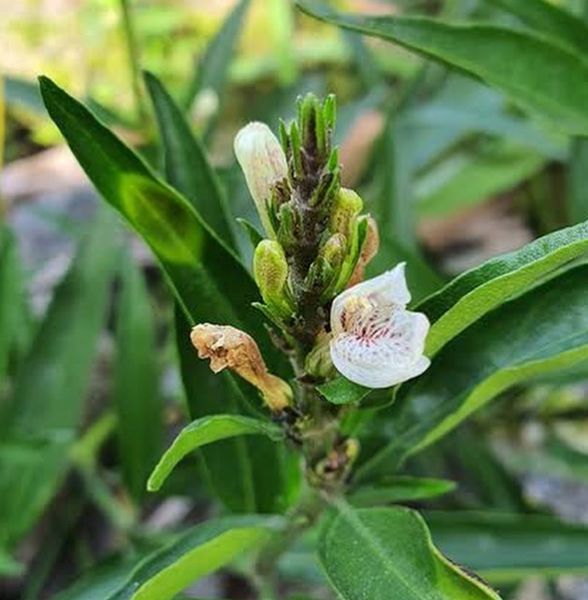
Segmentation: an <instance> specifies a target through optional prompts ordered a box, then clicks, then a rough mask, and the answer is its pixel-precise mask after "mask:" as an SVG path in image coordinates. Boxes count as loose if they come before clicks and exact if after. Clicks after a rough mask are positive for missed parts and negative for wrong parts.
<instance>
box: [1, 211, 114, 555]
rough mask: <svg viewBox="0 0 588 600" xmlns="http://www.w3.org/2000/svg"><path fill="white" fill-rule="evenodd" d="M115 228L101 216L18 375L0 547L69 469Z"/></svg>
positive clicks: (4, 461) (6, 451) (5, 460)
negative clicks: (70, 453) (67, 468)
mask: <svg viewBox="0 0 588 600" xmlns="http://www.w3.org/2000/svg"><path fill="white" fill-rule="evenodd" d="M113 228H114V223H113V218H112V215H106V214H104V213H100V215H99V217H98V220H97V222H96V224H95V226H94V227H93V229H92V232H91V234H90V236H89V237H88V238H87V239H86V240H85V242H84V243H83V244H82V245H81V247H80V250H79V252H78V255H77V256H76V258H75V260H74V262H73V264H72V266H71V268H70V271H69V272H68V274H67V275H66V277H65V279H64V280H63V281H62V282H61V284H60V285H59V287H58V288H57V290H56V292H55V295H54V298H53V301H52V303H51V305H50V307H49V310H48V312H47V315H46V317H45V319H44V320H43V322H42V323H41V326H40V328H39V330H38V332H37V334H36V336H35V338H34V340H33V343H32V346H31V349H30V351H29V353H28V355H27V356H25V357H24V359H23V362H22V364H21V366H20V368H19V372H18V373H17V376H16V379H15V383H14V394H13V396H12V398H11V400H12V402H11V404H10V406H9V408H10V409H11V410H10V411H9V414H8V415H7V418H6V419H4V420H3V423H2V441H3V443H2V445H1V446H0V496H1V497H2V498H4V503H3V508H2V511H0V532H1V534H0V545H1V544H2V542H7V541H12V540H15V539H16V538H18V537H19V536H20V535H22V534H23V533H25V532H26V531H27V529H28V527H29V526H30V525H31V524H32V523H33V522H34V521H35V519H37V518H38V516H39V514H40V512H41V511H42V510H43V508H44V506H45V505H46V503H47V502H48V501H49V499H50V498H51V497H52V495H53V494H54V492H55V490H56V488H57V486H58V485H59V483H60V481H61V477H62V476H63V474H64V472H65V469H66V467H67V464H68V454H67V453H68V449H69V448H70V446H71V443H72V442H73V441H74V439H75V434H76V429H77V427H78V426H79V424H80V418H81V416H82V410H83V407H84V399H85V393H86V389H87V386H88V380H89V377H90V372H91V367H92V363H93V360H94V355H95V351H96V344H97V341H98V336H99V334H100V331H101V329H102V326H103V324H104V319H105V316H106V308H107V306H108V299H109V294H108V292H109V289H110V283H111V281H112V277H113V273H114V268H115V261H116V259H117V257H118V255H119V244H118V243H117V237H116V234H115V235H114V239H113ZM114 231H115V232H116V229H115V228H114ZM105 240H108V243H106V244H105Z"/></svg>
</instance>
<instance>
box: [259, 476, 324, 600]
mask: <svg viewBox="0 0 588 600" xmlns="http://www.w3.org/2000/svg"><path fill="white" fill-rule="evenodd" d="M324 506H325V500H324V499H323V498H322V496H321V494H320V492H319V491H318V490H316V489H314V488H311V487H307V488H306V490H304V492H303V493H302V496H301V497H300V500H299V501H298V503H297V504H296V505H295V506H293V507H292V509H291V510H290V511H289V513H288V514H287V515H286V516H287V519H288V524H287V525H286V527H285V528H284V529H283V530H282V531H281V532H280V533H278V534H277V535H275V536H274V537H273V538H272V539H271V540H269V542H268V543H267V544H266V545H265V546H264V547H263V548H262V549H261V551H260V553H259V556H258V558H257V563H256V567H255V575H256V577H255V579H256V582H257V585H258V591H259V594H260V600H274V599H275V598H278V596H277V595H276V567H277V564H278V562H279V560H280V558H281V557H282V555H283V554H284V553H285V552H286V551H287V550H288V549H289V548H290V547H291V546H292V544H293V543H294V542H295V541H296V540H297V539H298V538H299V537H300V535H301V534H302V533H304V532H305V531H306V530H307V529H309V528H310V527H312V525H314V523H315V522H316V520H317V519H318V517H319V515H320V514H321V512H322V510H323V508H324Z"/></svg>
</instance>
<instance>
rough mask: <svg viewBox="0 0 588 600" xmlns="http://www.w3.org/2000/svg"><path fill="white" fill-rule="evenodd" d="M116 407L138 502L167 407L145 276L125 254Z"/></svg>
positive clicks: (123, 457)
mask: <svg viewBox="0 0 588 600" xmlns="http://www.w3.org/2000/svg"><path fill="white" fill-rule="evenodd" d="M116 339H117V348H116V363H115V377H114V401H115V402H114V403H115V406H116V410H117V415H118V448H119V459H120V461H121V463H122V471H123V475H124V478H125V482H126V484H127V486H128V489H129V490H130V492H131V494H132V495H133V497H134V498H135V500H137V501H139V500H140V499H141V497H142V496H143V494H144V492H145V482H146V481H147V477H148V476H149V473H150V472H151V469H152V468H153V465H154V464H155V462H156V461H157V458H158V455H159V453H160V451H161V441H162V431H163V420H162V419H163V406H162V398H161V394H160V390H159V369H158V364H157V347H156V339H155V316H154V313H153V308H152V307H151V305H150V299H149V295H148V293H147V289H146V286H145V282H144V280H143V274H142V273H141V271H140V270H139V268H138V267H137V266H136V265H135V264H134V263H133V262H132V259H131V258H130V256H129V255H128V254H125V257H124V260H123V267H122V270H121V294H120V299H119V302H118V312H117V323H116Z"/></svg>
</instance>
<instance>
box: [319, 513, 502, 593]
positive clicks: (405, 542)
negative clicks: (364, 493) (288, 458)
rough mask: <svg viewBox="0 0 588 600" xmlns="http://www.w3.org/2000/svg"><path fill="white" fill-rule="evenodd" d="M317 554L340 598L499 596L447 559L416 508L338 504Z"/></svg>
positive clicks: (323, 534) (324, 532)
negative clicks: (361, 506)
mask: <svg viewBox="0 0 588 600" xmlns="http://www.w3.org/2000/svg"><path fill="white" fill-rule="evenodd" d="M319 554H320V559H321V562H322V565H323V568H324V569H325V571H326V573H327V575H328V577H329V581H330V583H331V584H332V586H333V587H334V588H335V590H336V591H337V594H338V597H340V598H342V599H343V600H363V599H364V598H365V599H368V598H369V600H390V599H391V598H398V599H400V598H402V600H423V599H424V598H427V600H491V599H492V600H500V597H499V596H498V594H496V592H494V591H493V590H491V589H490V588H489V587H487V586H486V585H485V584H484V583H482V582H481V581H479V580H478V579H476V578H475V577H473V576H471V575H469V574H468V573H466V572H465V571H463V570H461V569H460V568H459V567H458V566H457V565H455V564H453V563H452V562H450V561H449V560H447V559H446V558H445V557H444V556H443V555H442V554H441V553H440V552H439V551H438V550H437V549H436V548H435V546H434V545H433V541H432V540H431V536H430V534H429V531H428V529H427V526H426V525H425V522H424V521H423V519H422V518H421V517H420V516H419V514H418V513H416V512H414V511H412V510H408V509H406V508H371V509H360V510H355V509H352V508H351V507H348V506H340V507H339V513H338V514H337V515H336V516H335V517H334V518H333V519H332V520H331V521H330V522H329V524H328V525H327V527H326V528H325V530H324V531H323V533H322V537H321V540H320V547H319Z"/></svg>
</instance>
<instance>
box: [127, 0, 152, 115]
mask: <svg viewBox="0 0 588 600" xmlns="http://www.w3.org/2000/svg"><path fill="white" fill-rule="evenodd" d="M120 7H121V11H122V20H123V29H124V34H125V40H126V43H127V52H128V55H129V65H130V69H131V83H132V86H133V94H134V96H135V107H136V111H137V115H138V118H139V123H140V125H141V126H143V127H145V126H146V125H147V118H148V117H147V115H148V112H147V106H146V103H145V97H144V95H143V88H142V86H141V60H140V53H139V45H138V43H137V36H136V32H135V26H134V23H133V17H132V11H131V5H130V0H120Z"/></svg>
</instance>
